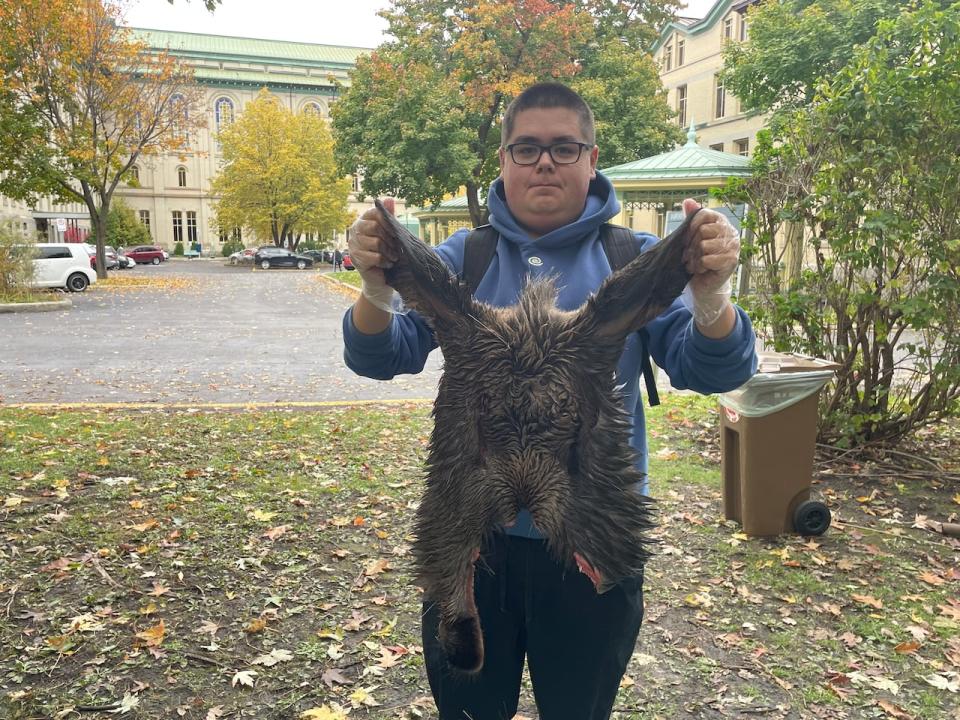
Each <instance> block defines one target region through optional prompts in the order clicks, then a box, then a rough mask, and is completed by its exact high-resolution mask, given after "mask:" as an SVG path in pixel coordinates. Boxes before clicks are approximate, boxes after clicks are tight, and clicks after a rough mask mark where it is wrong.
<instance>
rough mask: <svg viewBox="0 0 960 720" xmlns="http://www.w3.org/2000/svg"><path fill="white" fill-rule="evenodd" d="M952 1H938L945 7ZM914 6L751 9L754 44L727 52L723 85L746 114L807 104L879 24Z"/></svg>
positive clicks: (799, 0)
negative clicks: (817, 89)
mask: <svg viewBox="0 0 960 720" xmlns="http://www.w3.org/2000/svg"><path fill="white" fill-rule="evenodd" d="M952 1H953V0H939V1H938V4H939V5H940V6H942V7H947V6H949V5H950V3H951V2H952ZM912 4H915V3H905V2H903V0H849V1H848V2H835V1H834V0H778V1H777V2H764V3H760V4H759V5H756V6H754V7H751V8H750V12H749V16H748V17H749V19H750V40H749V42H746V43H730V44H729V45H727V47H726V49H725V51H724V72H723V80H724V85H725V87H726V88H727V90H728V91H729V92H732V93H733V94H734V95H736V96H737V98H739V100H740V103H741V106H742V107H743V109H744V110H749V111H753V112H757V113H765V112H770V111H776V110H778V109H781V108H782V109H783V110H784V111H786V112H789V111H790V110H791V109H793V108H796V107H801V106H804V105H807V104H808V103H809V102H810V101H811V100H812V99H813V97H814V95H815V94H816V88H817V84H818V83H819V82H820V80H821V79H822V78H830V77H832V76H833V75H834V74H835V73H837V72H839V71H840V70H842V69H843V68H844V67H846V65H847V63H848V62H849V61H850V59H851V58H852V57H853V54H854V51H855V50H856V48H857V47H858V46H860V45H862V44H863V43H866V42H868V41H869V40H870V39H871V38H873V37H874V34H875V33H876V29H877V23H878V22H880V21H881V20H883V19H893V18H896V17H897V16H899V15H900V13H901V12H904V11H905V10H907V9H908V8H909V6H910V5H912Z"/></svg>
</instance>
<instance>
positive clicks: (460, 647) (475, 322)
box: [377, 201, 692, 672]
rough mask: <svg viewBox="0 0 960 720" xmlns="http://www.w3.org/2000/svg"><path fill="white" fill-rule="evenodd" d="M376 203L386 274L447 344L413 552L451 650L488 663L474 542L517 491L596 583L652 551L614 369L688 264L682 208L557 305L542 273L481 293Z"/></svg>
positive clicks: (465, 666) (637, 566) (560, 554)
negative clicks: (390, 261)
mask: <svg viewBox="0 0 960 720" xmlns="http://www.w3.org/2000/svg"><path fill="white" fill-rule="evenodd" d="M377 207H378V208H379V209H380V211H381V213H383V215H384V216H385V217H386V218H387V221H388V223H389V226H390V229H391V235H392V238H391V240H390V242H391V243H395V244H396V246H397V247H398V248H399V249H400V257H399V259H398V261H397V262H396V263H395V265H394V266H393V267H392V268H391V269H389V270H388V271H387V272H386V276H387V281H388V282H389V283H390V285H391V286H392V287H394V288H396V290H397V291H398V292H399V293H400V295H401V297H402V298H403V300H404V302H405V303H406V304H407V305H408V306H410V307H412V308H414V309H416V310H417V311H418V312H420V313H421V314H422V315H423V316H424V317H425V318H426V319H427V320H428V321H429V322H430V324H431V326H432V327H433V329H434V332H435V333H436V337H437V341H438V343H439V344H440V347H441V348H442V350H443V355H444V359H445V365H444V372H443V377H442V378H441V380H440V387H439V392H438V395H437V400H436V403H435V405H434V411H433V412H434V419H435V424H434V431H433V435H432V437H431V441H430V455H429V460H428V472H427V480H426V490H425V492H424V496H423V500H422V502H421V504H420V507H419V509H418V511H417V520H416V532H417V540H416V544H415V547H414V553H415V557H416V564H417V571H418V576H419V579H420V583H421V584H422V585H423V588H424V590H425V593H426V598H427V599H428V600H431V601H434V602H436V603H438V604H439V608H440V617H441V620H440V641H441V643H442V645H443V647H444V650H445V651H446V654H447V657H448V660H449V661H450V664H451V665H452V666H453V667H456V668H459V669H461V670H464V671H467V672H472V671H476V670H479V669H480V667H482V665H483V643H482V634H481V630H480V623H479V619H478V616H477V610H476V607H475V605H474V602H473V573H474V560H475V559H476V551H477V550H478V548H480V546H481V544H482V542H483V538H484V536H485V534H487V533H488V532H490V531H491V530H492V529H493V528H495V527H497V526H500V525H508V524H510V523H512V522H513V521H514V519H515V517H516V515H517V511H518V510H519V509H520V508H521V507H525V508H528V509H529V510H530V512H531V513H532V515H533V518H534V522H535V523H536V526H537V528H538V529H539V530H540V531H541V532H542V533H543V535H544V536H545V537H546V539H547V543H548V545H549V548H550V550H551V551H552V553H553V554H554V555H555V556H556V557H557V558H558V559H559V560H560V561H561V562H564V563H567V564H568V565H570V566H571V567H573V563H574V553H577V554H578V555H579V556H580V557H581V558H583V559H584V560H585V561H586V562H587V563H588V564H589V565H590V566H591V567H592V568H593V569H595V570H596V571H597V572H598V573H599V575H600V582H599V583H598V584H597V590H598V592H604V591H606V590H607V589H609V588H610V587H612V586H613V585H615V584H616V583H617V582H619V581H620V580H622V579H624V578H626V577H630V576H634V575H637V574H639V573H640V571H641V569H642V568H643V566H644V563H645V562H646V561H647V558H648V557H649V555H650V547H649V546H650V541H649V538H648V537H647V531H648V530H650V529H651V527H652V526H653V519H652V511H651V507H650V506H651V501H650V500H649V499H648V498H647V497H644V496H642V495H640V494H639V493H638V492H637V491H636V486H637V484H638V483H640V482H641V481H642V479H643V477H642V475H641V473H640V472H639V471H638V470H637V469H636V466H635V464H634V462H635V460H636V458H635V453H634V451H633V450H632V448H631V447H630V443H629V439H630V425H629V419H628V417H627V415H626V412H625V410H624V408H623V403H622V396H621V394H620V392H619V390H618V389H617V387H616V384H617V381H616V377H615V370H616V366H617V361H618V359H619V357H620V354H621V353H622V351H623V345H624V341H625V339H626V337H627V335H628V334H629V333H631V332H634V331H636V330H638V329H640V328H641V327H642V326H643V325H645V324H646V323H647V322H649V321H650V320H652V319H653V318H654V317H656V316H657V315H659V314H660V313H661V312H662V311H663V310H664V309H666V308H667V307H668V306H669V305H670V304H671V303H672V302H673V300H675V299H676V298H677V296H678V295H680V293H681V292H682V291H683V287H684V285H685V284H686V283H687V281H688V280H689V275H688V273H687V272H686V270H685V268H684V264H683V257H684V253H685V251H686V248H687V247H688V245H689V238H688V229H689V218H688V219H687V221H686V222H684V224H683V225H682V226H681V227H680V228H679V229H678V230H677V231H676V232H675V233H673V234H672V235H671V236H670V237H668V238H667V239H665V240H664V241H663V242H661V243H659V244H658V245H657V246H655V247H654V248H653V249H651V250H650V251H648V252H645V253H643V254H642V255H640V256H639V257H638V258H637V259H636V260H634V261H633V262H631V263H630V264H629V265H627V266H626V267H624V268H623V269H621V270H620V271H618V272H616V273H614V274H613V275H611V276H610V277H609V278H608V279H607V280H606V281H605V282H604V283H603V284H602V285H601V286H600V288H599V289H598V291H597V293H596V294H595V295H594V296H593V297H592V298H590V300H588V301H587V302H586V303H585V304H584V305H583V306H582V307H581V308H579V309H578V310H576V311H573V312H564V311H561V310H559V309H557V308H556V306H555V300H556V290H555V287H554V284H553V282H552V281H549V280H547V281H534V282H530V283H528V284H527V285H526V287H525V288H524V290H523V292H522V294H521V296H520V299H519V302H518V303H517V305H515V306H513V307H508V308H495V307H491V306H489V305H486V304H484V303H481V302H478V301H477V300H476V299H474V298H473V297H472V295H471V294H470V292H469V290H468V289H467V288H466V287H465V286H464V285H463V284H461V283H460V282H459V281H458V280H457V278H456V277H454V276H453V275H452V274H451V273H450V271H449V270H448V268H447V266H446V265H444V264H443V262H442V261H441V260H440V258H439V257H438V256H437V255H436V253H435V252H434V251H433V250H432V249H430V248H429V247H428V246H427V245H425V244H424V243H422V242H421V241H420V240H419V239H417V238H416V237H414V236H413V235H411V234H410V233H409V232H408V231H407V230H406V229H405V228H404V227H403V226H401V225H400V224H399V223H397V222H396V220H395V219H393V217H392V216H391V215H390V214H389V213H387V212H386V211H385V210H384V208H383V206H382V205H380V203H379V201H378V202H377ZM691 217H692V216H691Z"/></svg>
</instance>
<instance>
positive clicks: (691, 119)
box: [650, 0, 765, 155]
mask: <svg viewBox="0 0 960 720" xmlns="http://www.w3.org/2000/svg"><path fill="white" fill-rule="evenodd" d="M756 2H757V0H717V2H716V3H715V4H714V5H713V7H711V8H710V11H709V12H708V13H707V14H706V16H705V17H703V18H688V17H678V18H677V19H676V20H675V21H674V22H672V23H669V24H668V25H667V26H666V27H664V28H663V30H661V31H660V36H659V37H658V38H657V41H656V42H655V43H654V45H653V47H652V48H651V50H650V52H651V54H652V55H653V57H654V59H655V60H657V62H658V63H659V65H660V80H661V81H662V82H663V86H664V88H665V89H666V90H667V101H668V102H669V104H670V106H671V107H672V108H673V109H674V110H676V111H677V124H678V125H680V127H683V128H687V127H690V125H691V124H692V125H693V127H694V128H695V129H696V131H697V142H698V143H699V144H700V145H702V146H703V147H705V148H708V149H710V150H718V151H720V152H726V153H733V154H735V155H749V154H750V153H751V151H752V150H753V146H754V143H755V141H756V137H757V130H760V129H761V128H762V127H763V125H764V120H765V118H764V117H763V116H752V117H751V116H748V115H747V114H746V113H744V112H743V110H742V108H741V107H740V101H739V100H738V99H737V98H736V97H734V96H733V95H731V94H730V93H728V92H727V91H726V89H725V88H724V86H723V82H722V81H721V80H720V70H721V69H722V68H723V48H724V45H726V44H727V43H729V42H745V41H746V40H747V39H748V37H749V15H748V12H747V11H748V9H749V8H750V7H751V6H752V5H755V4H756Z"/></svg>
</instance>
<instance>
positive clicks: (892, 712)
mask: <svg viewBox="0 0 960 720" xmlns="http://www.w3.org/2000/svg"><path fill="white" fill-rule="evenodd" d="M877 705H879V706H880V707H881V708H883V711H884V712H885V713H887V715H889V716H890V717H892V718H896V720H913V715H910V714H909V713H907V712H904V710H903V708H901V707H900V706H898V705H894V704H893V703H892V702H887V701H886V700H878V701H877Z"/></svg>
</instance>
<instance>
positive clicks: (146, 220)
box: [140, 210, 150, 232]
mask: <svg viewBox="0 0 960 720" xmlns="http://www.w3.org/2000/svg"><path fill="white" fill-rule="evenodd" d="M140 224H141V225H143V226H144V227H145V228H146V229H147V232H150V211H149V210H141V211H140Z"/></svg>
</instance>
